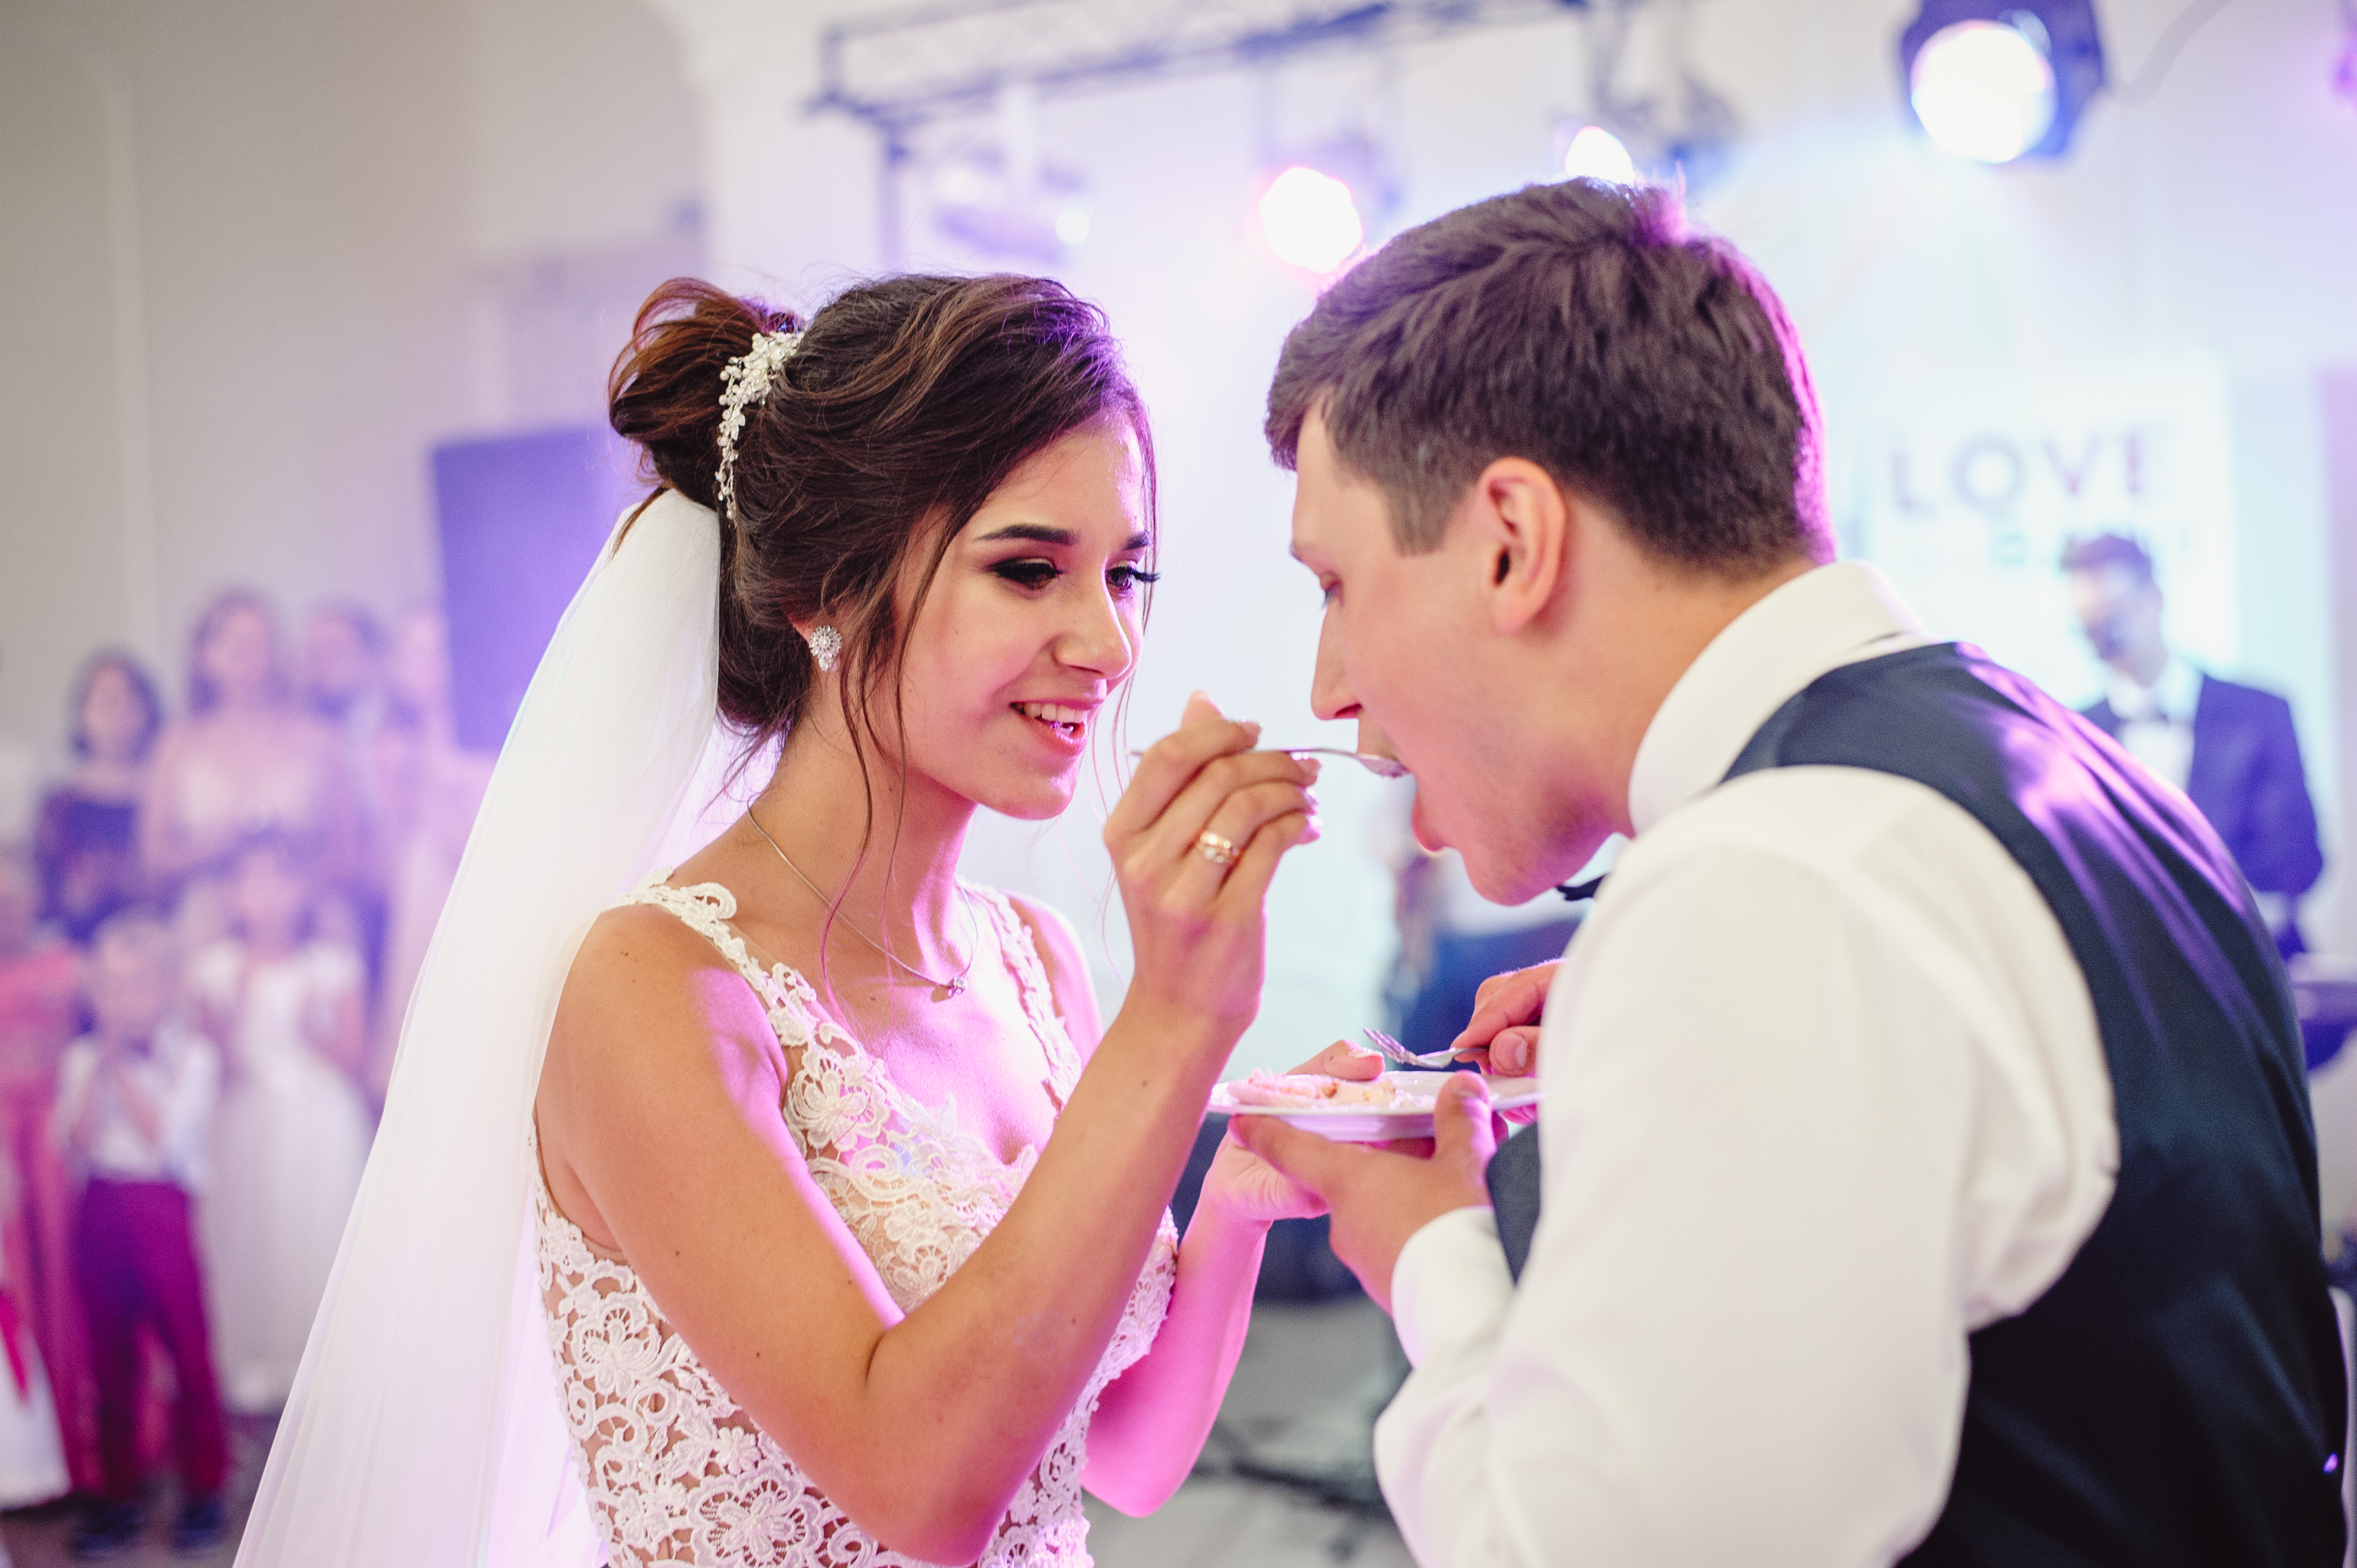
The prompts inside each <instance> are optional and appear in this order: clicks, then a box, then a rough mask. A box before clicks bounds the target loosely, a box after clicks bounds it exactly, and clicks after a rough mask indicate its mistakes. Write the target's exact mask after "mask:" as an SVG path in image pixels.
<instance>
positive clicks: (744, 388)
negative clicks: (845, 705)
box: [718, 332, 823, 668]
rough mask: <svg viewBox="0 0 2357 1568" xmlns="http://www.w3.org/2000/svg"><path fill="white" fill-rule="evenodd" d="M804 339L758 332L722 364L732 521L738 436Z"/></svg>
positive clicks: (723, 494) (723, 496) (724, 491)
mask: <svg viewBox="0 0 2357 1568" xmlns="http://www.w3.org/2000/svg"><path fill="white" fill-rule="evenodd" d="M801 344H802V334H801V333H799V332H756V333H754V334H753V346H752V347H751V348H749V349H746V350H745V351H744V352H743V353H742V354H739V355H737V357H736V358H735V359H733V360H729V361H728V363H727V364H726V365H724V366H722V367H721V371H720V483H719V486H718V489H719V491H720V510H721V511H722V512H723V513H724V514H726V517H727V519H728V521H731V522H738V521H743V520H742V519H740V518H739V517H737V437H738V436H740V435H744V434H745V416H746V414H747V413H748V411H749V410H750V409H751V408H752V406H753V405H754V404H755V403H759V402H760V401H761V400H762V399H763V398H766V397H768V396H769V395H770V382H771V381H775V380H776V379H777V376H778V372H779V371H782V370H784V369H785V368H786V361H787V360H791V359H792V358H793V357H794V350H795V349H797V348H799V347H800V346H801ZM822 668H823V666H822Z"/></svg>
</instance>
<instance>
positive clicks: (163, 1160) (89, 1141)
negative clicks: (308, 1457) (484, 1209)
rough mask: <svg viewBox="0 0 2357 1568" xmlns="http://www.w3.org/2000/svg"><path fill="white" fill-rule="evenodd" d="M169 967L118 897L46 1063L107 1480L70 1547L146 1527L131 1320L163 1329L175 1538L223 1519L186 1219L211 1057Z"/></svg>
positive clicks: (97, 1548)
mask: <svg viewBox="0 0 2357 1568" xmlns="http://www.w3.org/2000/svg"><path fill="white" fill-rule="evenodd" d="M177 978H178V976H177V975H176V973H175V966H174V962H173V949H172V938H171V933H170V931H169V929H167V927H166V926H165V924H164V922H163V920H162V918H160V917H158V916H156V914H154V913H152V912H149V911H147V910H144V909H127V910H124V912H123V913H121V914H118V915H115V916H113V918H110V919H108V920H107V921H106V922H105V923H104V924H102V925H101V926H100V927H99V929H98V934H97V936H96V938H95V939H93V940H92V943H91V954H90V960H89V962H88V965H87V968H86V972H85V986H86V990H87V993H88V995H89V999H90V1007H91V1015H92V1016H93V1017H94V1018H95V1019H96V1021H97V1026H96V1027H95V1028H94V1029H93V1030H92V1032H91V1033H90V1034H89V1035H86V1036H83V1037H82V1038H81V1039H79V1040H76V1041H75V1042H74V1043H73V1044H72V1045H71V1046H69V1047H67V1048H66V1053H65V1059H64V1061H63V1063H62V1064H61V1065H60V1067H59V1072H58V1108H57V1129H58V1139H59V1143H60V1144H62V1145H63V1146H64V1147H65V1149H66V1150H67V1151H68V1153H69V1155H70V1156H71V1159H72V1161H73V1163H74V1165H75V1166H76V1167H77V1168H78V1170H80V1171H81V1173H83V1174H84V1175H85V1176H87V1178H88V1179H87V1181H86V1182H85V1184H84V1186H83V1187H82V1194H81V1210H80V1212H79V1214H78V1215H77V1217H76V1220H75V1226H74V1264H75V1269H76V1272H77V1273H78V1274H79V1276H80V1279H81V1293H82V1299H83V1302H84V1304H85V1305H86V1306H87V1309H88V1312H89V1316H90V1328H91V1352H92V1359H93V1361H94V1362H95V1364H96V1369H97V1374H98V1431H99V1450H100V1453H101V1455H102V1461H103V1464H104V1467H105V1477H106V1478H105V1486H104V1489H103V1491H102V1493H101V1495H100V1496H99V1498H97V1500H96V1501H95V1502H93V1503H92V1505H91V1508H90V1509H89V1510H88V1511H87V1512H86V1513H85V1514H84V1515H83V1517H82V1520H81V1524H80V1525H79V1526H78V1527H76V1529H75V1530H73V1532H72V1533H71V1534H70V1535H69V1536H68V1537H67V1540H66V1544H67V1547H68V1549H69V1550H70V1551H71V1552H73V1554H74V1555H75V1556H76V1557H84V1558H87V1557H107V1556H112V1555H113V1554H114V1553H116V1552H123V1551H125V1550H127V1549H128V1548H129V1547H130V1546H131V1544H132V1543H133V1542H134V1541H136V1540H137V1539H138V1538H139V1535H140V1532H141V1530H143V1529H144V1528H145V1513H144V1510H143V1509H142V1508H141V1506H140V1498H141V1494H142V1492H143V1490H144V1485H145V1477H144V1476H142V1475H141V1474H140V1465H139V1396H140V1391H141V1373H142V1371H143V1370H144V1362H143V1359H142V1357H141V1355H140V1347H139V1332H138V1331H139V1328H140V1326H141V1325H142V1324H145V1326H147V1327H148V1328H149V1329H150V1330H151V1331H153V1333H154V1334H155V1335H156V1338H157V1339H159V1340H161V1341H162V1343H163V1347H164V1353H165V1354H166V1356H167V1357H168V1358H169V1359H170V1360H171V1363H172V1374H173V1379H174V1380H175V1381H176V1382H177V1383H178V1389H179V1393H178V1403H177V1408H176V1410H175V1412H174V1420H173V1427H174V1433H175V1436H176V1438H177V1445H178V1451H179V1463H180V1485H181V1504H180V1512H179V1518H178V1520H177V1521H176V1522H175V1524H174V1526H173V1529H172V1543H173V1545H174V1546H175V1547H176V1548H177V1549H178V1550H180V1551H182V1552H197V1551H201V1550H203V1549H204V1548H205V1547H207V1546H209V1545H210V1544H211V1543H212V1542H213V1541H218V1540H219V1539H220V1538H221V1531H222V1528H223V1524H224V1517H223V1513H222V1508H221V1484H222V1482H223V1481H224V1480H225V1479H227V1477H228V1473H229V1437H228V1433H227V1431H226V1429H225V1427H224V1425H223V1422H222V1416H221V1394H220V1389H219V1385H218V1384H217V1382H216V1381H215V1379H214V1376H213V1359H212V1349H211V1346H210V1341H209V1339H208V1337H207V1333H206V1324H205V1295H204V1280H203V1276H202V1271H201V1270H200V1269H199V1266H198V1263H197V1251H196V1240H195V1237H194V1235H193V1234H192V1233H191V1230H190V1224H189V1208H190V1201H191V1197H192V1196H193V1195H194V1194H195V1193H196V1192H197V1191H198V1190H199V1189H200V1188H201V1187H202V1186H203V1184H204V1176H205V1164H206V1154H207V1144H208V1143H209V1142H210V1134H211V1131H212V1128H211V1121H212V1113H213V1107H214V1103H215V1101H216V1100H217V1099H218V1097H219V1095H220V1090H221V1057H220V1054H219V1053H218V1052H217V1051H215V1050H214V1049H213V1047H212V1043H211V1042H210V1041H209V1040H207V1039H206V1038H204V1036H201V1035H199V1034H197V1033H195V1032H194V1031H193V1030H191V1029H189V1028H188V1027H187V1026H184V1025H183V1024H181V1023H180V1022H179V1021H178V1019H177V1018H175V1017H174V1016H173V1001H174V992H175V981H176V980H177Z"/></svg>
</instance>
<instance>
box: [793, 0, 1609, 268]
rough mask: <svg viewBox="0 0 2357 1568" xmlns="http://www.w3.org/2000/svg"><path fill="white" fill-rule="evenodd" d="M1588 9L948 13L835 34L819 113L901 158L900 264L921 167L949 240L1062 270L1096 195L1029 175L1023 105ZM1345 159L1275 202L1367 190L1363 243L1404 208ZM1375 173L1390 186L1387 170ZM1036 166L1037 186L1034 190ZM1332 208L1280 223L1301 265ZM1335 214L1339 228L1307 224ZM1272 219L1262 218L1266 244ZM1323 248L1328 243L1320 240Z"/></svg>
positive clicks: (1544, 3) (1050, 173) (1579, 2)
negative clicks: (991, 124)
mask: <svg viewBox="0 0 2357 1568" xmlns="http://www.w3.org/2000/svg"><path fill="white" fill-rule="evenodd" d="M1642 3H1645V0H1620V4H1622V5H1635V4H1642ZM1586 6H1587V0H1344V3H1340V4H1338V3H1335V0H1324V3H1317V0H945V3H942V4H937V5H924V6H920V7H918V8H914V9H910V10H906V11H899V12H892V13H887V14H882V15H872V16H859V17H856V18H853V19H848V20H845V21H841V22H836V23H834V24H832V25H830V26H829V27H827V28H826V29H825V30H824V31H823V33H822V34H821V35H820V42H819V48H820V91H819V93H818V96H817V97H816V98H815V99H813V101H812V102H811V104H810V108H811V110H812V112H813V113H820V112H827V111H832V112H834V113H844V114H849V115H851V116H853V117H855V118H856V119H859V120H861V121H863V122H865V123H866V124H867V125H868V126H869V127H870V128H871V129H873V130H874V131H875V132H876V134H877V139H878V141H879V142H880V144H881V145H882V149H883V154H884V157H883V166H882V168H881V170H880V180H879V187H878V196H879V202H878V207H879V211H880V220H881V225H882V228H883V248H884V252H885V254H886V255H887V256H888V257H891V258H894V259H895V260H897V259H899V257H901V256H902V255H903V254H905V251H904V246H903V237H904V229H905V220H904V218H903V215H902V211H901V202H902V199H903V190H902V185H903V178H902V177H903V175H904V173H906V172H907V171H908V170H909V169H910V168H911V167H914V168H916V169H917V170H918V171H920V173H923V174H926V175H928V176H929V177H930V178H929V181H928V182H927V183H929V185H930V199H931V207H932V211H933V217H934V220H935V222H936V224H937V225H938V226H939V227H940V228H941V229H942V230H943V231H947V232H948V233H950V234H952V236H954V237H956V238H958V239H960V240H963V241H964V242H967V243H969V244H974V245H976V246H978V247H980V248H981V249H984V250H985V251H990V252H996V253H998V254H1002V255H1008V256H1013V257H1018V258H1022V259H1026V260H1029V261H1033V262H1037V263H1041V264H1050V263H1052V262H1053V261H1054V260H1055V259H1057V256H1058V255H1059V254H1060V252H1061V251H1063V250H1065V249H1068V248H1069V247H1070V246H1071V245H1073V244H1076V243H1078V242H1079V241H1080V239H1081V237H1082V236H1083V235H1085V233H1086V231H1087V229H1088V226H1089V220H1090V213H1089V209H1088V205H1087V197H1086V192H1085V191H1084V190H1082V188H1080V185H1079V179H1078V177H1077V176H1074V175H1071V172H1070V171H1064V170H1059V169H1057V168H1055V167H1053V166H1050V165H1049V164H1047V163H1044V162H1028V161H1027V158H1026V156H1024V155H1023V153H1022V152H1021V151H1020V150H1019V147H1018V143H1019V141H1020V138H1019V137H1017V136H1015V135H1011V134H1008V133H1007V132H1006V122H1007V119H1008V116H1007V112H1006V105H1007V102H1008V98H1009V94H1010V93H1012V94H1016V95H1017V96H1018V97H1019V99H1020V101H1021V102H1022V103H1023V104H1024V105H1025V106H1026V109H1025V112H1026V113H1028V112H1029V110H1030V109H1033V108H1036V106H1037V105H1038V104H1039V102H1043V101H1046V100H1049V99H1054V98H1061V97H1066V96H1071V95H1075V94H1078V93H1082V92H1086V91H1096V90H1102V89H1109V88H1118V87H1123V86H1127V85H1131V84H1134V83H1143V82H1149V81H1168V80H1171V79H1174V78H1179V77H1188V76H1200V75H1211V74H1216V73H1219V72H1222V71H1230V70H1240V71H1250V72H1254V73H1255V74H1259V75H1261V76H1264V77H1266V76H1268V75H1270V74H1271V73H1273V72H1274V71H1275V69H1276V68H1278V67H1281V66H1285V65H1288V64H1291V63H1292V62H1294V61H1297V60H1303V59H1314V58H1318V57H1321V56H1324V57H1339V56H1347V55H1351V54H1362V55H1365V54H1372V55H1376V56H1378V57H1380V56H1382V55H1383V53H1384V52H1385V51H1388V50H1390V49H1392V48H1394V47H1397V46H1401V45H1405V44H1411V43H1415V42H1418V41H1421V40H1425V39H1428V38H1441V37H1445V36H1448V35H1450V34H1454V33H1459V32H1464V31H1467V30H1470V29H1473V28H1478V27H1496V26H1501V25H1504V24H1508V23H1517V22H1533V21H1539V20H1545V19H1550V18H1555V17H1561V16H1567V15H1570V14H1572V13H1575V12H1577V11H1580V10H1584V9H1585V8H1586ZM993 110H996V111H997V112H998V116H999V119H1000V121H1001V122H1002V125H1001V129H1000V132H999V134H998V135H997V139H996V144H995V145H993V144H992V143H991V141H990V139H989V137H988V135H987V134H985V135H984V136H982V137H980V138H971V137H970V138H967V139H965V140H964V141H963V142H962V143H960V144H958V145H954V146H952V149H951V151H949V152H948V153H946V154H942V153H937V152H935V151H934V150H933V149H934V146H935V145H936V144H938V143H939V142H940V141H941V140H942V135H941V134H938V133H932V132H931V127H935V126H940V125H949V124H952V123H954V122H957V121H960V120H964V119H971V118H974V117H975V116H979V115H984V114H988V113H991V112H992V111H993ZM920 147H921V149H922V150H921V151H920ZM1347 151H1348V150H1347V149H1344V153H1345V155H1347ZM1335 153H1336V148H1335V147H1333V146H1329V145H1320V146H1319V147H1318V148H1317V149H1315V150H1314V151H1313V152H1310V153H1307V154H1303V155H1300V156H1293V157H1280V158H1275V160H1274V161H1273V162H1272V163H1271V165H1270V166H1269V169H1268V173H1267V176H1266V184H1265V186H1264V188H1263V191H1262V195H1264V196H1265V194H1266V190H1267V187H1268V186H1269V185H1273V184H1274V182H1275V177H1276V176H1277V175H1278V174H1280V173H1282V172H1283V171H1284V169H1286V168H1287V167H1289V166H1292V164H1293V163H1296V162H1298V163H1301V164H1303V165H1305V166H1308V167H1311V168H1314V169H1316V170H1317V171H1318V172H1319V173H1322V174H1324V175H1326V176H1328V177H1331V178H1335V179H1340V180H1341V181H1342V182H1343V183H1345V184H1347V185H1349V186H1350V187H1351V196H1352V199H1353V206H1354V209H1355V211H1356V214H1357V217H1358V220H1359V221H1360V223H1361V227H1362V230H1365V231H1372V230H1374V229H1376V228H1377V227H1378V226H1379V225H1380V224H1381V223H1382V221H1383V219H1384V218H1385V217H1387V216H1388V214H1389V211H1390V208H1391V205H1392V202H1391V197H1390V193H1389V185H1388V182H1387V181H1385V180H1383V179H1382V178H1381V177H1380V176H1381V175H1382V172H1383V171H1382V166H1381V160H1373V161H1372V164H1371V166H1372V168H1373V170H1374V174H1375V175H1376V176H1377V177H1376V178H1374V179H1372V181H1371V180H1370V179H1368V178H1366V177H1361V174H1359V173H1358V172H1356V171H1354V170H1345V169H1341V168H1338V167H1330V166H1329V165H1331V164H1332V163H1334V161H1335V158H1334V156H1332V155H1335ZM1345 161H1347V156H1346V159H1345ZM1362 161H1364V160H1362ZM1026 169H1031V170H1035V171H1036V177H1027V176H1026V174H1025V170H1026ZM1330 208H1331V203H1330V202H1329V203H1327V204H1326V205H1325V206H1324V207H1321V206H1320V204H1319V201H1318V199H1315V198H1313V196H1312V195H1311V194H1310V188H1309V187H1308V186H1306V185H1304V184H1303V183H1302V182H1299V181H1296V182H1294V184H1293V185H1291V186H1288V187H1287V188H1286V193H1285V194H1284V195H1283V196H1281V197H1280V198H1279V199H1278V204H1277V208H1276V209H1275V210H1276V213H1277V216H1278V220H1279V221H1278V227H1279V228H1280V229H1283V230H1286V233H1287V236H1288V238H1287V241H1286V246H1285V249H1286V250H1288V251H1292V252H1295V253H1297V254H1310V253H1313V252H1315V253H1319V254H1322V253H1324V252H1326V251H1328V250H1330V249H1331V247H1332V245H1333V243H1335V236H1337V235H1339V234H1340V231H1341V230H1342V228H1343V227H1345V225H1344V224H1342V222H1341V221H1340V213H1339V211H1338V210H1329V209H1330ZM1320 211H1323V212H1325V214H1326V215H1325V217H1324V218H1323V219H1317V218H1314V217H1312V218H1304V215H1305V214H1315V213H1317V212H1320ZM1267 216H1268V215H1267V214H1262V218H1263V230H1264V232H1267V223H1266V219H1267ZM1297 219H1302V220H1303V221H1304V223H1306V228H1304V229H1302V230H1301V231H1298V232H1296V231H1293V230H1291V229H1288V228H1287V227H1286V226H1287V225H1288V224H1291V223H1293V222H1294V220H1297ZM1321 224H1322V227H1321ZM1313 234H1315V235H1318V236H1322V238H1320V239H1318V240H1317V241H1316V242H1313V240H1312V239H1311V237H1310V236H1311V235H1313ZM1296 242H1298V243H1296ZM1277 248H1278V247H1276V246H1275V245H1274V244H1273V245H1272V249H1273V250H1274V249H1277ZM1354 249H1355V247H1354ZM1292 264H1297V265H1298V264H1301V263H1292ZM1311 270H1315V271H1321V272H1322V271H1325V270H1328V269H1315V268H1313V269H1311Z"/></svg>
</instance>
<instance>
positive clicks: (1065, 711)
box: [1007, 703, 1089, 740]
mask: <svg viewBox="0 0 2357 1568" xmlns="http://www.w3.org/2000/svg"><path fill="white" fill-rule="evenodd" d="M1007 706H1009V707H1011V708H1013V709H1014V710H1015V711H1016V712H1017V713H1018V714H1022V715H1023V716H1024V717H1025V718H1027V719H1029V720H1030V721H1032V722H1033V723H1034V724H1042V725H1047V726H1048V727H1049V729H1051V730H1054V731H1055V732H1056V733H1057V734H1058V735H1060V736H1063V737H1064V738H1065V739H1066V740H1078V739H1080V738H1081V736H1082V735H1084V734H1085V733H1087V730H1088V727H1089V710H1088V709H1086V708H1068V707H1066V706H1064V705H1063V704H1062V703H1008V704H1007Z"/></svg>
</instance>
